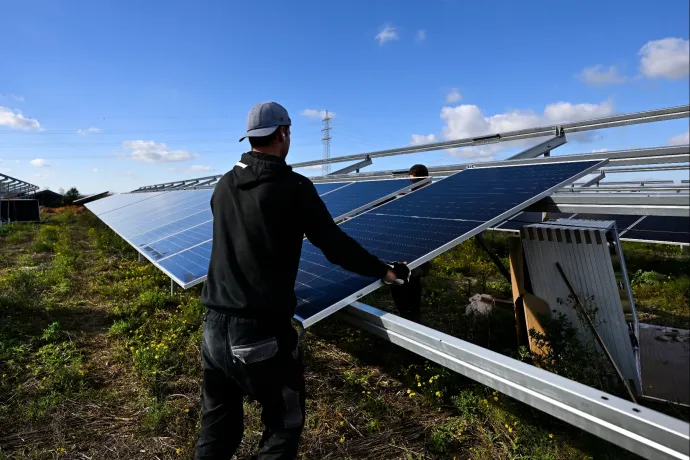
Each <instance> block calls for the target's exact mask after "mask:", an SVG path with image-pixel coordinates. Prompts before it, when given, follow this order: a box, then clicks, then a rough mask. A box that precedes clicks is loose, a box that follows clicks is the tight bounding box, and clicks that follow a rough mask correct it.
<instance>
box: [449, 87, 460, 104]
mask: <svg viewBox="0 0 690 460" xmlns="http://www.w3.org/2000/svg"><path fill="white" fill-rule="evenodd" d="M460 100H462V94H460V92H459V91H458V90H457V88H453V89H451V90H450V92H449V93H448V94H446V104H454V103H455V102H459V101H460Z"/></svg>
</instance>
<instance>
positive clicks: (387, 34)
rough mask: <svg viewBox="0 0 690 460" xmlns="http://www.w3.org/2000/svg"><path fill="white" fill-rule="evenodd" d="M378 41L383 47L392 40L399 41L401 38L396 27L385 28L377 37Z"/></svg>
mask: <svg viewBox="0 0 690 460" xmlns="http://www.w3.org/2000/svg"><path fill="white" fill-rule="evenodd" d="M374 38H375V39H376V40H378V42H379V45H383V44H384V43H386V42H389V41H392V40H399V39H400V37H399V36H398V31H397V29H396V28H395V27H393V26H385V27H383V28H382V29H381V32H379V33H378V34H377V35H376V36H375V37H374Z"/></svg>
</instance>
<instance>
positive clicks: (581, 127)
mask: <svg viewBox="0 0 690 460" xmlns="http://www.w3.org/2000/svg"><path fill="white" fill-rule="evenodd" d="M689 116H690V105H682V106H678V107H669V108H666V109H657V110H649V111H646V112H637V113H628V114H622V115H613V116H610V117H603V118H597V119H593V120H585V121H577V122H573V123H563V124H560V125H550V126H541V127H538V128H530V129H522V130H519V131H508V132H505V133H497V134H492V135H488V136H481V137H473V138H472V137H470V138H465V139H456V140H452V141H445V142H435V143H432V144H423V145H418V146H410V147H401V148H395V149H388V150H379V151H376V152H369V153H360V154H356V155H345V156H341V157H333V158H328V159H319V160H312V161H303V162H300V163H293V164H292V165H291V166H292V167H293V168H304V167H306V166H316V165H321V164H324V163H340V162H344V161H359V160H364V159H365V158H367V157H369V158H378V157H386V156H393V155H404V154H408V153H417V152H429V151H433V150H443V149H451V148H458V147H470V146H476V145H485V144H495V143H497V142H508V141H516V140H520V139H531V138H535V137H542V136H554V135H556V136H558V135H561V134H570V133H576V132H580V131H590V130H595V129H604V128H615V127H619V126H626V125H634V124H640V123H651V122H655V121H664V120H673V119H676V118H687V117H689Z"/></svg>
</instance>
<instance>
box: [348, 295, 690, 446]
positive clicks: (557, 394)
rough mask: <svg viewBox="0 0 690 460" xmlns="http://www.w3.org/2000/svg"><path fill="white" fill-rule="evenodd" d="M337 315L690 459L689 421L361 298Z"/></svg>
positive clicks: (547, 405)
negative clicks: (370, 303) (426, 324)
mask: <svg viewBox="0 0 690 460" xmlns="http://www.w3.org/2000/svg"><path fill="white" fill-rule="evenodd" d="M337 315H338V317H340V318H341V319H344V320H345V321H347V322H349V323H350V324H353V325H354V326H356V327H358V328H360V329H363V330H365V331H367V332H370V333H372V334H374V335H376V336H378V337H380V338H382V339H383V340H386V341H389V342H391V343H394V344H396V345H398V346H401V347H403V348H405V349H407V350H409V351H411V352H413V353H415V354H417V355H419V356H421V357H423V358H425V359H428V360H430V361H433V362H435V363H437V364H440V365H442V366H444V367H446V368H448V369H451V370H453V371H455V372H457V373H459V374H462V375H464V376H466V377H468V378H471V379H473V380H475V381H477V382H479V383H482V384H484V385H486V386H488V387H491V388H493V389H495V390H497V391H500V392H502V393H504V394H506V395H508V396H510V397H512V398H515V399H517V400H519V401H522V402H523V403H525V404H528V405H529V406H531V407H534V408H536V409H539V410H541V411H543V412H545V413H547V414H549V415H551V416H553V417H556V418H558V419H559V420H562V421H564V422H566V423H569V424H571V425H574V426H576V427H578V428H580V429H582V430H584V431H587V432H589V433H591V434H593V435H595V436H598V437H600V438H602V439H605V440H607V441H609V442H611V443H613V444H616V445H618V446H620V447H622V448H624V449H626V450H629V451H631V452H635V453H636V454H638V455H641V456H642V457H644V458H647V459H654V460H656V459H688V458H690V457H689V454H690V425H688V424H687V423H685V422H683V421H681V420H678V419H675V418H672V417H669V416H667V415H664V414H662V413H660V412H656V411H654V410H651V409H648V408H646V407H643V406H640V405H638V404H633V403H631V402H629V401H626V400H624V399H621V398H618V397H617V396H614V395H611V394H607V393H604V392H602V391H599V390H597V389H595V388H592V387H588V386H586V385H582V384H580V383H577V382H575V381H573V380H569V379H566V378H564V377H561V376H558V375H556V374H552V373H550V372H547V371H545V370H543V369H539V368H537V367H534V366H531V365H529V364H526V363H523V362H520V361H517V360H515V359H512V358H509V357H507V356H505V355H501V354H499V353H496V352H493V351H490V350H487V349H486V348H482V347H480V346H478V345H474V344H472V343H469V342H465V341H464V340H460V339H458V338H455V337H453V336H450V335H447V334H444V333H442V332H440V331H437V330H434V329H431V328H428V327H426V326H422V325H420V324H417V323H413V322H412V321H408V320H406V319H403V318H400V317H398V316H396V315H393V314H390V313H386V312H384V311H382V310H378V309H376V308H374V307H371V306H369V305H365V304H361V303H358V302H355V303H353V304H352V305H351V306H348V307H345V308H344V309H343V310H341V311H340V312H338V313H337Z"/></svg>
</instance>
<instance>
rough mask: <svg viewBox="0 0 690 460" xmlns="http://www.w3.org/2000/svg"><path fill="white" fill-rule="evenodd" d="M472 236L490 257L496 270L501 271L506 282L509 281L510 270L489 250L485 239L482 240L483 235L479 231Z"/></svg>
mask: <svg viewBox="0 0 690 460" xmlns="http://www.w3.org/2000/svg"><path fill="white" fill-rule="evenodd" d="M474 238H475V239H476V240H477V241H478V242H479V245H480V246H481V247H482V249H484V252H486V254H487V255H488V256H489V258H491V261H492V262H493V263H494V265H496V268H498V271H499V272H501V275H503V277H504V278H505V279H506V281H508V283H510V282H511V280H510V271H509V270H508V269H507V268H506V266H505V265H503V262H501V259H500V258H499V257H498V256H497V255H496V253H495V252H493V251H492V250H491V248H490V247H489V246H488V245H487V244H486V241H485V240H484V236H483V235H482V234H481V233H478V234H477V235H474Z"/></svg>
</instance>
